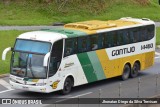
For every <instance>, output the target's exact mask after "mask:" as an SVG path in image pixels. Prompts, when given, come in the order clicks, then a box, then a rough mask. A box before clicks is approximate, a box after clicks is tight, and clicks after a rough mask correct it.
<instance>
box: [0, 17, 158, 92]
mask: <svg viewBox="0 0 160 107" xmlns="http://www.w3.org/2000/svg"><path fill="white" fill-rule="evenodd" d="M10 50H11V51H12V57H11V63H10V84H11V86H12V87H13V88H15V89H21V90H27V91H34V92H42V93H49V92H54V91H58V90H61V91H62V93H63V94H67V93H69V92H70V91H71V88H72V87H74V86H79V85H83V84H87V83H91V82H95V81H99V80H103V79H108V78H112V77H117V76H121V77H122V79H123V80H126V79H128V78H129V77H132V78H133V77H136V76H137V75H138V72H139V71H140V70H144V69H146V68H148V67H150V66H152V65H153V64H154V53H155V23H154V22H153V21H151V20H149V19H146V18H143V19H136V18H130V17H127V18H121V19H118V20H109V21H99V20H91V21H84V22H76V23H69V24H66V25H64V27H62V28H57V29H46V30H40V31H32V32H27V33H23V34H21V35H19V36H18V37H17V39H16V41H15V45H14V46H13V48H11V47H9V48H6V49H5V50H4V51H3V55H2V59H3V60H5V59H6V54H7V52H8V51H10Z"/></svg>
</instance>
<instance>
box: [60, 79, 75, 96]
mask: <svg viewBox="0 0 160 107" xmlns="http://www.w3.org/2000/svg"><path fill="white" fill-rule="evenodd" d="M72 84H73V82H72V80H71V79H70V78H66V80H65V82H64V86H63V89H62V94H64V95H65V94H68V93H70V92H71V89H72V86H73V85H72Z"/></svg>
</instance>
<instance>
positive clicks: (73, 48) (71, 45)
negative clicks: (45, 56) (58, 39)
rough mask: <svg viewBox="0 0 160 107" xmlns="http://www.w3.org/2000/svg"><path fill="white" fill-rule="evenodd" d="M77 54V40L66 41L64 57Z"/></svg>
mask: <svg viewBox="0 0 160 107" xmlns="http://www.w3.org/2000/svg"><path fill="white" fill-rule="evenodd" d="M75 53H77V38H70V39H66V41H65V50H64V56H69V55H73V54H75Z"/></svg>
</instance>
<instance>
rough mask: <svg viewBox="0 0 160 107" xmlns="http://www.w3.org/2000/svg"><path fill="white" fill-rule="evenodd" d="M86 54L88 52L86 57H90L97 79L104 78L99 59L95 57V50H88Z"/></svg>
mask: <svg viewBox="0 0 160 107" xmlns="http://www.w3.org/2000/svg"><path fill="white" fill-rule="evenodd" d="M87 54H88V57H89V59H90V61H91V63H92V66H93V68H94V71H95V74H96V76H97V78H98V80H102V79H105V78H106V77H105V74H104V72H103V69H102V66H101V64H100V61H99V59H98V57H97V54H96V52H95V51H93V52H88V53H87Z"/></svg>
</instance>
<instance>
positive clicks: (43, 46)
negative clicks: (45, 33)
mask: <svg viewBox="0 0 160 107" xmlns="http://www.w3.org/2000/svg"><path fill="white" fill-rule="evenodd" d="M50 47H51V43H49V42H40V41H32V40H22V39H17V41H16V44H15V47H14V50H15V51H23V52H32V53H39V54H47V53H48V52H49V51H50Z"/></svg>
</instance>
